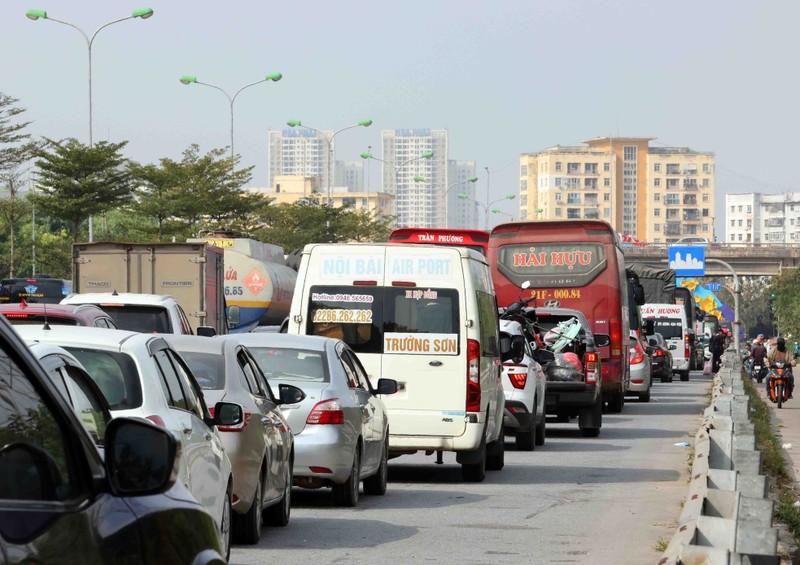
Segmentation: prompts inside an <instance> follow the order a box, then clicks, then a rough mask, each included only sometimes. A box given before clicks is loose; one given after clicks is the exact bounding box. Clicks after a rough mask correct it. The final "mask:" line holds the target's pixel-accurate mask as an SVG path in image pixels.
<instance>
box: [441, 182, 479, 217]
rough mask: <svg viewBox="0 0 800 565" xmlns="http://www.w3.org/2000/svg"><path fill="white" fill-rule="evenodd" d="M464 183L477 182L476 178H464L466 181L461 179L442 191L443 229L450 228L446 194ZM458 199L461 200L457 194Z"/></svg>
mask: <svg viewBox="0 0 800 565" xmlns="http://www.w3.org/2000/svg"><path fill="white" fill-rule="evenodd" d="M465 182H471V183H473V184H474V183H476V182H478V177H469V178H466V179H462V180H460V181H456V182H454V183H453V184H451V185H450V186H448V187H447V188H446V189H445V190H444V197H443V198H444V227H446V228H449V227H450V225H449V221H448V215H449V214H448V212H449V210H448V208H449V207H448V206H447V193H448V192H450V189H451V188H453V187H454V186H458V185H460V184H464V183H465ZM462 194H463V193H462ZM459 198H461V195H460V194H459Z"/></svg>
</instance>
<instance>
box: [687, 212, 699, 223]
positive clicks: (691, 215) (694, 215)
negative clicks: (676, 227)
mask: <svg viewBox="0 0 800 565" xmlns="http://www.w3.org/2000/svg"><path fill="white" fill-rule="evenodd" d="M683 219H684V220H686V221H688V222H694V221H697V220H699V219H700V212H699V211H697V210H684V211H683Z"/></svg>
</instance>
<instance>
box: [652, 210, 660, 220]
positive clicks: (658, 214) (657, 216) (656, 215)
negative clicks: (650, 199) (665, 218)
mask: <svg viewBox="0 0 800 565" xmlns="http://www.w3.org/2000/svg"><path fill="white" fill-rule="evenodd" d="M653 215H654V216H655V217H656V218H659V217H661V208H656V209H655V210H653Z"/></svg>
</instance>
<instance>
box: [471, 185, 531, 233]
mask: <svg viewBox="0 0 800 565" xmlns="http://www.w3.org/2000/svg"><path fill="white" fill-rule="evenodd" d="M458 197H459V198H460V199H462V200H472V201H473V202H477V203H478V204H479V205H480V206H483V211H484V218H485V220H484V229H485V230H486V231H489V207H490V206H491V205H492V204H497V203H498V202H502V201H503V200H514V199H515V198H516V197H517V196H516V194H506V195H505V196H503V197H502V198H498V199H497V200H493V201H491V202H489V203H488V204H486V205H484V204H483V203H482V202H480V201H479V200H476V199H475V198H472V197H471V196H470V195H469V194H466V193H463V192H462V193H460V194H459V195H458Z"/></svg>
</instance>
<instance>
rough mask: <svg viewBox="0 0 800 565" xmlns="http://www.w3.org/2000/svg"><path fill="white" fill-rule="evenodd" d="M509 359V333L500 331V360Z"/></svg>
mask: <svg viewBox="0 0 800 565" xmlns="http://www.w3.org/2000/svg"><path fill="white" fill-rule="evenodd" d="M509 359H511V335H510V334H508V333H507V332H500V360H501V361H508V360H509Z"/></svg>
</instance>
